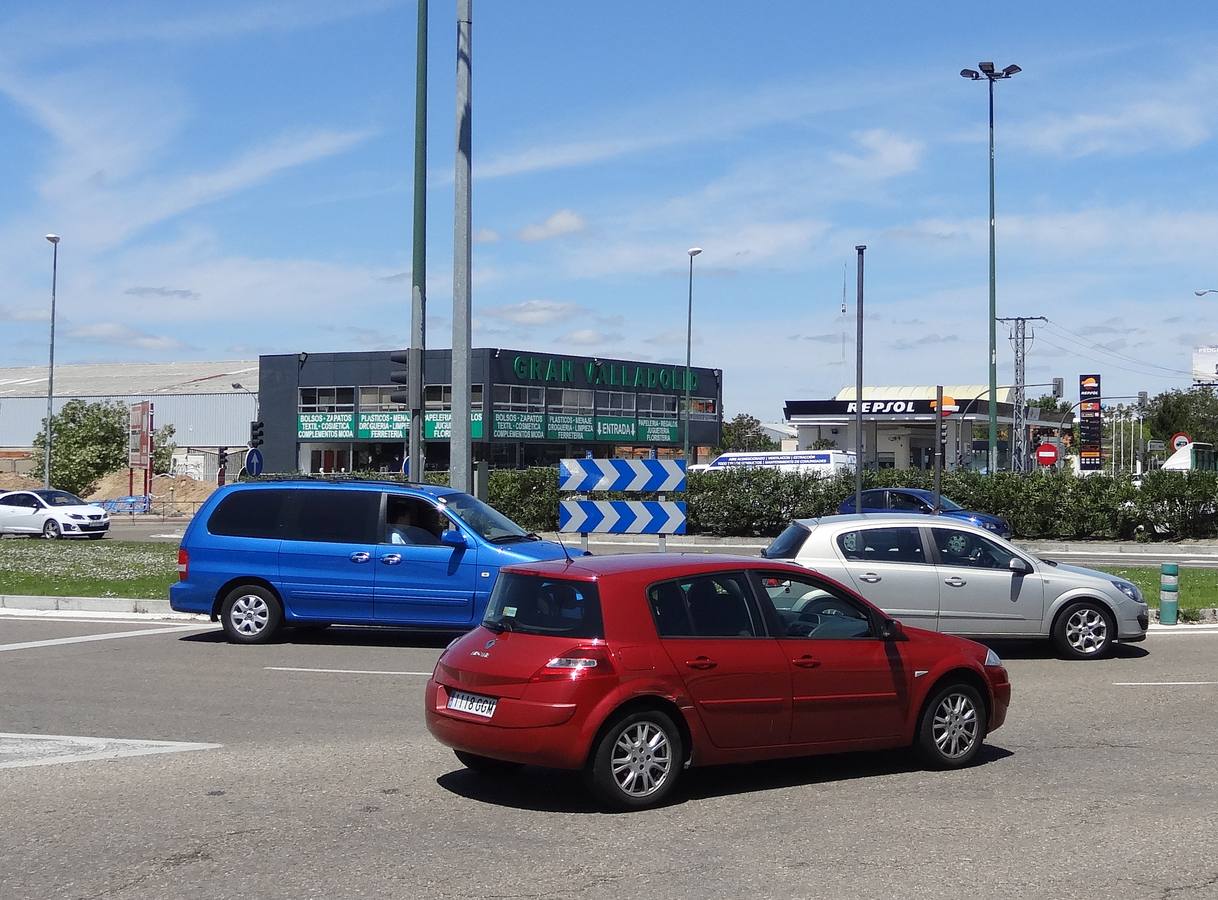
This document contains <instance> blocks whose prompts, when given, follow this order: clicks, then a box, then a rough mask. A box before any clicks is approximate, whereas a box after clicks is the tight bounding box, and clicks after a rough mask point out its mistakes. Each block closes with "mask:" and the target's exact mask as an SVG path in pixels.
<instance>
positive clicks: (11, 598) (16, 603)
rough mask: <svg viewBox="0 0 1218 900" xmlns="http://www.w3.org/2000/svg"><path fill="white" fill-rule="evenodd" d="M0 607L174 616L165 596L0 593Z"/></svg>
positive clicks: (37, 610) (30, 610) (32, 610)
mask: <svg viewBox="0 0 1218 900" xmlns="http://www.w3.org/2000/svg"><path fill="white" fill-rule="evenodd" d="M0 609H13V610H22V611H23V612H99V613H126V614H138V615H150V616H176V615H178V613H176V612H174V610H173V609H171V608H170V606H169V601H168V600H132V599H129V598H126V597H43V596H35V595H29V594H4V595H0Z"/></svg>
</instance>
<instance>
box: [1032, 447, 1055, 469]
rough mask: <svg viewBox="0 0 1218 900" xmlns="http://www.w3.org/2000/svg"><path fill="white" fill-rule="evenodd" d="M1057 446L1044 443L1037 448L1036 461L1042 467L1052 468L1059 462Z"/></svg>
mask: <svg viewBox="0 0 1218 900" xmlns="http://www.w3.org/2000/svg"><path fill="white" fill-rule="evenodd" d="M1057 455H1058V454H1057V445H1056V444H1049V443H1044V444H1041V445H1040V446H1039V447H1037V448H1036V461H1037V462H1038V463H1040V464H1041V465H1042V466H1051V465H1053V464H1054V463H1055V462H1057Z"/></svg>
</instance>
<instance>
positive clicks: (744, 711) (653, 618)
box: [425, 554, 1011, 808]
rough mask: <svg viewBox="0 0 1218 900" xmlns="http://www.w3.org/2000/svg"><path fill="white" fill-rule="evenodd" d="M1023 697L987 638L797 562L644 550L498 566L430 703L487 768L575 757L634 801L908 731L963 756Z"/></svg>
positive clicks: (600, 791)
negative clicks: (906, 617)
mask: <svg viewBox="0 0 1218 900" xmlns="http://www.w3.org/2000/svg"><path fill="white" fill-rule="evenodd" d="M1010 695H1011V688H1010V684H1009V682H1008V679H1007V673H1006V670H1005V669H1004V668H1003V666H1002V663H1001V661H1000V660H999V658H998V656H997V655H996V654H995V653H994V652H993V651H990V650H987V649H986V648H985V647H982V646H980V645H979V644H975V643H973V642H971V641H967V640H961V639H959V638H953V637H948V636H946V635H939V634H935V633H933V632H929V631H923V630H921V629H917V628H906V627H903V626H902V625H901V624H900V623H898V622H896V621H894V620H893V619H891V618H890V617H888V616H887V615H885V614H884V613H882V612H881V611H880V610H878V609H877V608H876V607H875V606H873V605H872V604H870V603H868V602H867V601H866V600H864V599H862V598H861V597H859V596H858V595H857V594H856V593H855V592H854V591H852V590H850V589H849V588H847V587H845V586H843V585H842V584H839V583H838V582H836V581H833V580H832V579H829V578H826V577H824V576H823V575H820V574H818V573H815V572H810V571H808V570H807V569H804V568H802V567H800V566H797V565H792V564H790V563H786V562H782V561H776V560H763V559H757V558H747V557H731V556H691V555H678V554H647V555H632V556H603V557H586V558H580V559H576V560H574V561H572V562H567V561H558V562H543V563H533V564H521V565H516V566H511V567H510V568H507V569H505V570H504V571H503V573H502V574H501V575H500V576H499V581H498V583H497V584H496V585H495V590H494V593H493V594H492V596H491V600H490V604H489V605H488V607H487V610H486V617H485V618H484V619H483V621H482V625H481V626H480V627H478V628H476V629H474V630H473V631H471V632H469V633H468V634H466V635H465V636H463V637H461V638H459V639H457V640H456V641H454V642H453V643H452V644H450V645H449V647H448V649H446V650H445V651H444V654H443V655H442V656H441V657H440V659H439V661H438V662H437V663H436V668H435V671H434V673H433V674H432V677H431V679H430V680H429V681H428V683H427V689H426V700H425V710H426V718H427V727H428V729H429V730H430V731H431V733H432V734H433V735H434V736H435V737H436V738H437V739H438V740H440V741H441V742H442V743H444V744H446V745H448V746H449V747H452V748H453V749H454V750H455V751H456V755H457V758H458V759H459V760H460V761H461V762H462V763H464V764H465V765H466V766H467V767H469V768H471V769H473V770H475V771H477V772H481V773H484V774H486V775H488V776H492V777H494V776H498V775H503V774H506V773H508V772H510V771H511V770H512V769H513V768H515V767H516V766H518V765H520V764H532V765H539V766H547V767H552V768H560V769H579V770H582V771H583V772H584V775H585V778H586V779H587V781H588V783H589V785H590V786H591V788H592V789H593V790H594V792H595V793H596V794H597V795H598V796H599V797H600V798H601V799H602V800H603V801H605V802H606V803H608V804H610V805H612V806H617V807H623V808H638V807H644V806H650V805H652V804H656V803H659V802H660V801H662V800H663V799H664V798H665V797H666V796H667V795H668V794H669V793H670V792H671V791H672V789H673V787H674V785H675V784H676V782H677V780H678V778H679V777H680V776H681V773H682V771H683V770H684V769H685V767H687V766H690V765H693V766H702V765H714V764H717V763H730V762H748V761H754V760H763V759H774V758H778V757H792V756H807V755H812V754H819V753H837V752H840V751H844V750H875V749H881V748H890V747H907V746H911V745H912V746H913V747H915V748H916V749H917V750H918V751H919V752H920V753H921V755H922V756H923V757H924V758H925V759H926V760H927V761H928V762H929V763H930V764H931V765H932V766H936V767H942V768H955V767H959V766H963V765H966V764H968V763H969V762H970V761H972V760H973V759H974V758H975V757H976V754H977V752H978V750H979V749H980V747H981V744H982V742H983V740H984V739H985V736H986V735H987V734H988V733H990V732H991V731H993V730H994V729H996V728H998V727H999V726H1000V725H1002V723H1003V720H1004V719H1005V717H1006V712H1007V706H1008V704H1009V702H1010Z"/></svg>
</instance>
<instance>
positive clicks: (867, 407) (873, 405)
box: [846, 400, 921, 415]
mask: <svg viewBox="0 0 1218 900" xmlns="http://www.w3.org/2000/svg"><path fill="white" fill-rule="evenodd" d="M917 404H918V401H917V400H864V401H863V412H864V413H875V414H877V415H880V414H893V415H895V414H897V413H914V412H921V410H919V409H917ZM858 411H859V410H858V402H857V401H854V400H850V401H848V402H847V404H846V412H848V413H856V412H858Z"/></svg>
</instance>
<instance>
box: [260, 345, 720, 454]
mask: <svg viewBox="0 0 1218 900" xmlns="http://www.w3.org/2000/svg"><path fill="white" fill-rule="evenodd" d="M258 365H259V385H260V392H259V393H260V400H261V415H260V418H261V419H262V421H263V422H264V423H265V443H264V445H263V447H262V451H263V456H264V458H265V465H266V470H267V471H270V472H290V471H301V472H344V471H397V470H398V469H399V468H400V467H401V465H402V459H403V457H404V455H405V454H404V450H405V442H406V441H407V439H408V435H409V425H410V412H409V410H408V409H407V408H406V407H404V406H402V405H401V404H398V403H394V402H392V401H391V400H390V396H391V395H392V394H393V393H395V392H402V391H405V390H406V387H405V386H404V385H400V384H394V383H392V382H391V381H390V374H391V373H392V372H393V371H394V370H397V369H399V368H400V367H399V366H397V365H396V364H393V363H391V362H390V360H389V353H388V351H381V352H366V353H291V354H282V355H273V356H262V357H260V358H259V363H258ZM423 365H424V382H425V387H424V394H425V403H426V411H425V422H424V429H425V430H424V439H425V441H426V465H427V468H429V469H445V468H447V467H448V459H449V437H450V433H451V428H452V374H451V373H452V352H451V351H450V350H428V351H427V353H426V355H425V359H424V364H423ZM470 369H471V381H472V401H471V405H472V407H473V411H472V416H471V420H470V430H471V434H472V439H473V445H474V449H473V452H474V459H475V460H486V461H488V462H489V463H490V464H491V465H492V466H495V467H520V466H532V465H551V464H554V463H556V462H557V460H559V459H562V458H570V457H582V456H584V455H586V454H588V453H591V454H592V455H593V456H595V457H613V456H617V457H625V456H644V455H649V454H651V453H653V452H654V453H656V454H657V455H658V456H661V457H664V456H675V455H678V454H679V453H680V452H681V447H682V444H683V442H684V434H683V430H682V429H683V425H684V416H683V402H684V395H685V367H684V366H681V365H662V364H659V363H651V362H640V361H636V360H621V359H608V358H603V357H587V356H568V355H563V354H553V353H540V352H533V351H528V350H509V349H503V348H478V349H475V350H473V351H472V355H471V360H470ZM721 375H722V373H721V372H720V370H718V369H707V368H701V367H699V368H694V369H691V377H690V385H689V393H690V397H691V403H690V444H691V446H692V447H693V448H695V450H694V451H691V455H693V456H694V458H695V460H696V459H700V458H704V457H705V456H706V455H707V453H708V452H709V448H711V447H713V446H715V445H716V444H717V443H718V442H719V436H720V432H721V429H722V423H723V414H722V406H723V404H722V399H723V384H722V377H721Z"/></svg>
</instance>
